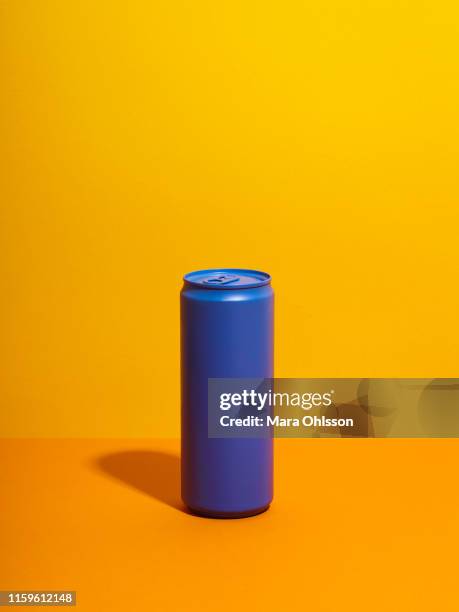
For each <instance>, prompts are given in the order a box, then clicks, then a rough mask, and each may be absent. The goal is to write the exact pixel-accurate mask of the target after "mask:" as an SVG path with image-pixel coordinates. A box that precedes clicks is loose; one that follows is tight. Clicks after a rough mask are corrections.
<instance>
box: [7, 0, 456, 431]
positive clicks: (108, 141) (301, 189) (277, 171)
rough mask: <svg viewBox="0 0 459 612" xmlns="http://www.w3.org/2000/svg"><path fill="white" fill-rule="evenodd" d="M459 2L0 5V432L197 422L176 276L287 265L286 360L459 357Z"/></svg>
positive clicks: (320, 369) (361, 371)
mask: <svg viewBox="0 0 459 612" xmlns="http://www.w3.org/2000/svg"><path fill="white" fill-rule="evenodd" d="M458 17H459V10H458V8H457V4H456V3H455V2H452V1H446V0H435V1H434V0H429V1H427V2H415V1H414V0H408V1H407V0H405V1H403V0H400V1H397V2H392V1H389V0H378V1H375V2H363V1H357V0H351V1H349V0H346V1H345V0H330V1H329V2H327V3H324V2H298V1H288V0H287V1H285V2H259V1H238V0H232V1H231V2H229V1H228V2H227V1H223V2H210V1H209V2H204V1H201V0H196V1H194V2H191V1H190V2H188V1H181V2H178V1H174V0H164V1H155V2H146V1H145V2H139V1H131V2H114V1H110V2H89V1H80V2H61V1H58V0H56V1H55V2H51V1H45V0H41V1H40V2H37V1H35V0H21V1H17V2H14V1H13V0H10V1H3V2H1V3H0V62H1V63H0V77H1V78H0V81H1V87H2V92H1V98H0V105H1V125H2V132H1V141H0V153H1V160H0V179H1V188H0V189H1V191H0V202H1V230H0V231H1V236H0V238H1V262H2V265H1V274H0V283H1V295H2V299H1V325H2V340H3V348H2V351H1V362H0V376H1V380H0V389H1V392H0V393H1V395H0V404H1V410H0V434H1V435H3V436H120V437H125V438H126V437H132V436H140V437H149V436H156V437H165V436H175V435H177V434H178V419H179V408H178V407H179V390H178V380H179V356H178V348H179V319H178V292H179V289H180V285H181V277H182V275H183V273H185V272H188V271H190V270H193V269H195V268H204V267H213V266H235V267H237V266H244V267H254V268H260V269H263V270H267V271H269V272H270V273H271V274H272V276H273V279H274V287H275V290H276V296H277V303H276V304H277V311H276V374H277V375H278V376H290V377H294V376H301V377H308V376H316V377H319V376H344V377H347V376H357V377H365V376H407V377H408V376H416V377H417V376H419V377H423V376H424V377H436V376H457V355H458V348H459V334H458V331H457V313H458V310H459V308H458V306H459V304H458V301H459V300H458V292H457V267H458V266H457V264H458V259H459V257H458V249H457V231H458V221H459V206H458V196H459V183H458V161H459V118H458V112H457V109H458V107H459V63H458V59H459V58H458V55H459V54H458V51H459V27H458V23H459V21H458Z"/></svg>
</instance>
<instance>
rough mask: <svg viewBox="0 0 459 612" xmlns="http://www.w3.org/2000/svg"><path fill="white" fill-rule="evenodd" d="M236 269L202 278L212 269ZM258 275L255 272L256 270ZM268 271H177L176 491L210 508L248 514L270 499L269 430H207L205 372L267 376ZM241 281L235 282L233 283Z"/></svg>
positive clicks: (197, 507)
mask: <svg viewBox="0 0 459 612" xmlns="http://www.w3.org/2000/svg"><path fill="white" fill-rule="evenodd" d="M227 275H229V276H232V275H234V276H237V277H238V278H239V279H243V280H242V281H241V280H238V281H234V282H233V280H232V279H229V281H230V282H228V283H227V284H226V283H225V281H226V280H228V279H226V278H223V279H221V280H222V282H219V281H217V283H218V287H217V288H214V287H213V286H210V287H209V285H207V283H204V282H203V281H204V280H205V279H207V278H214V277H218V276H224V277H226V276H227ZM260 275H261V276H260ZM269 282H270V277H269V275H266V274H264V273H261V272H256V271H251V270H240V269H237V270H236V269H219V270H210V271H209V270H205V271H201V272H196V273H191V274H188V275H186V276H185V284H184V286H183V289H182V292H181V349H182V350H181V356H182V364H181V366H182V498H183V501H184V502H185V504H186V505H187V506H188V507H190V508H191V509H192V510H194V511H197V512H200V513H203V514H207V515H210V516H222V517H225V516H226V517H231V516H237V515H250V514H255V513H256V512H257V511H261V510H263V509H266V507H267V506H268V505H269V504H270V502H271V499H272V489H273V441H272V439H271V438H268V439H266V438H264V439H260V438H258V439H257V438H253V439H247V438H244V439H242V438H241V439H239V438H231V439H227V438H221V439H216V438H209V437H208V430H207V426H208V414H207V401H208V397H207V393H208V378H272V377H273V314H274V313H273V305H274V304H273V297H274V295H273V290H272V288H271V286H270V284H269ZM241 283H242V286H241Z"/></svg>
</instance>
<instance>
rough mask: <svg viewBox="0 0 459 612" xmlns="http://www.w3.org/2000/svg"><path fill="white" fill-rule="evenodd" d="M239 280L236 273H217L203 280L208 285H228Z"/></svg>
mask: <svg viewBox="0 0 459 612" xmlns="http://www.w3.org/2000/svg"><path fill="white" fill-rule="evenodd" d="M238 280H239V276H236V275H235V274H216V275H215V276H209V277H208V278H205V279H204V280H203V281H202V282H203V283H205V284H206V285H228V284H229V283H234V282H235V281H238Z"/></svg>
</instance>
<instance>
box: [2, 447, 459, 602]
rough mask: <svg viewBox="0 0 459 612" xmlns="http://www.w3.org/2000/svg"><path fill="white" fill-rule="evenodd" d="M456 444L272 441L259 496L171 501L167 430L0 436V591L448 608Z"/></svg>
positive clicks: (174, 467) (173, 453) (172, 455)
mask: <svg viewBox="0 0 459 612" xmlns="http://www.w3.org/2000/svg"><path fill="white" fill-rule="evenodd" d="M458 451H459V441H456V440H442V441H437V440H410V441H407V440H366V439H361V440H331V439H330V440H325V439H320V440H277V441H276V490H275V502H274V504H273V506H272V508H271V509H270V510H269V511H268V512H267V513H265V514H262V515H260V516H257V517H253V518H250V519H244V520H227V521H222V520H210V519H203V518H198V517H195V516H191V515H189V514H187V513H185V512H184V511H183V509H182V507H181V504H180V501H179V497H178V495H179V493H178V477H179V463H178V454H177V453H178V443H177V441H175V440H160V441H157V440H140V441H139V440H137V441H133V440H128V441H126V440H124V441H123V440H2V441H1V443H0V465H1V471H0V491H1V498H0V500H1V515H0V516H1V531H0V546H1V558H0V588H1V589H21V590H24V589H60V590H63V589H69V590H70V589H74V590H77V592H78V594H77V597H78V609H81V610H85V611H86V610H87V611H93V610H94V611H97V612H101V611H109V610H110V611H117V610H123V611H128V610H129V611H131V610H161V611H167V610H174V611H177V610H197V611H198V610H212V611H215V610H226V609H227V610H235V611H237V610H244V611H245V610H282V609H285V610H305V609H308V610H314V611H322V610H323V611H327V612H328V611H333V612H336V611H338V610H349V611H358V610H362V611H365V612H367V611H368V610H371V611H373V610H381V611H382V610H384V611H387V610H395V611H398V610H404V611H405V610H413V611H415V610H438V609H441V610H457V609H458V605H459V599H458V595H459V587H458V581H457V550H458V546H459V529H458V527H459V515H458V510H457V509H458V502H459V491H458V487H457V456H458Z"/></svg>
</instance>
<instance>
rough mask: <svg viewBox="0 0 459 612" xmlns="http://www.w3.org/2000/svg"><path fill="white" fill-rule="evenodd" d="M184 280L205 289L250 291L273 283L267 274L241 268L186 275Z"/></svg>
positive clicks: (219, 269) (197, 271) (204, 271)
mask: <svg viewBox="0 0 459 612" xmlns="http://www.w3.org/2000/svg"><path fill="white" fill-rule="evenodd" d="M183 280H184V281H185V282H186V283H190V284H191V285H196V286H198V287H201V288H205V289H250V288H253V287H261V286H262V285H268V284H269V283H270V282H271V277H270V275H269V274H266V272H260V271H258V270H244V269H241V268H214V269H210V270H196V271H195V272H190V273H189V274H185V276H184V277H183Z"/></svg>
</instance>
